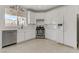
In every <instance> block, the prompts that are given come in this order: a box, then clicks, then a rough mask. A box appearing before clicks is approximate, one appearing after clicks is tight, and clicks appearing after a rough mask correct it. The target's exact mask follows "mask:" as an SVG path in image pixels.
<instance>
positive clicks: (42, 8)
mask: <svg viewBox="0 0 79 59" xmlns="http://www.w3.org/2000/svg"><path fill="white" fill-rule="evenodd" d="M21 6H22V7H24V8H26V9H27V10H31V11H37V12H38V11H47V10H49V9H54V8H56V7H58V6H60V5H21Z"/></svg>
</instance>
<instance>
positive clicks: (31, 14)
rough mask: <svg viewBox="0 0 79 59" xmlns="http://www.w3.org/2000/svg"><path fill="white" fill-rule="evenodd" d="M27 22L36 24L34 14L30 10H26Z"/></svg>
mask: <svg viewBox="0 0 79 59" xmlns="http://www.w3.org/2000/svg"><path fill="white" fill-rule="evenodd" d="M28 24H32V25H34V24H36V19H35V14H34V13H33V12H31V11H28Z"/></svg>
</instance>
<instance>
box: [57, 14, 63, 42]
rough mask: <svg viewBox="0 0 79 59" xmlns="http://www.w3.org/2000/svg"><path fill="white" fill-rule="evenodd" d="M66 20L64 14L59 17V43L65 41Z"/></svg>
mask: <svg viewBox="0 0 79 59" xmlns="http://www.w3.org/2000/svg"><path fill="white" fill-rule="evenodd" d="M63 22H64V21H63V16H62V15H60V16H59V17H58V29H57V30H58V33H57V37H58V38H57V41H58V42H59V43H64V38H63V36H64V34H63V33H64V32H63V31H64V29H63V24H64V23H63Z"/></svg>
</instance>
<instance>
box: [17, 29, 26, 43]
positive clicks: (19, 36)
mask: <svg viewBox="0 0 79 59" xmlns="http://www.w3.org/2000/svg"><path fill="white" fill-rule="evenodd" d="M24 36H25V34H24V31H23V30H17V42H18V43H19V42H22V41H25V39H24Z"/></svg>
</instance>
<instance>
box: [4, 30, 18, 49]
mask: <svg viewBox="0 0 79 59" xmlns="http://www.w3.org/2000/svg"><path fill="white" fill-rule="evenodd" d="M16 43H17V30H5V31H3V32H2V48H3V47H6V46H10V45H13V44H16Z"/></svg>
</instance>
